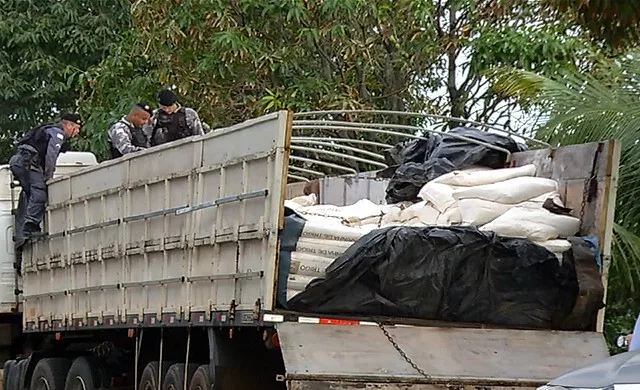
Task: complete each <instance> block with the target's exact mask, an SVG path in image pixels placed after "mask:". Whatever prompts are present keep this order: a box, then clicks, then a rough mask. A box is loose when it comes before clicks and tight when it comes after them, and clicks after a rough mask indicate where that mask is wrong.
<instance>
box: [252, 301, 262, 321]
mask: <svg viewBox="0 0 640 390" xmlns="http://www.w3.org/2000/svg"><path fill="white" fill-rule="evenodd" d="M261 306H262V301H261V300H260V298H258V299H256V303H255V305H254V306H253V320H254V321H258V320H259V319H260V309H261Z"/></svg>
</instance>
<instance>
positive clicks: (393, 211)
mask: <svg viewBox="0 0 640 390" xmlns="http://www.w3.org/2000/svg"><path fill="white" fill-rule="evenodd" d="M401 214H402V208H400V207H398V206H396V207H392V208H389V209H387V210H386V213H385V215H383V216H382V220H381V221H380V226H389V225H397V224H400V215H401Z"/></svg>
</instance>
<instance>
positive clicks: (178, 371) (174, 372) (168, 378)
mask: <svg viewBox="0 0 640 390" xmlns="http://www.w3.org/2000/svg"><path fill="white" fill-rule="evenodd" d="M197 369H198V365H197V364H195V363H192V364H189V365H188V366H187V368H186V370H185V366H184V363H176V364H173V365H172V366H171V367H169V371H167V375H165V377H164V383H163V384H162V390H183V389H184V378H185V375H186V377H187V389H189V385H191V378H193V374H194V373H195V372H196V370H197Z"/></svg>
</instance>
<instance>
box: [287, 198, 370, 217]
mask: <svg viewBox="0 0 640 390" xmlns="http://www.w3.org/2000/svg"><path fill="white" fill-rule="evenodd" d="M298 212H299V213H301V214H302V215H306V214H311V215H320V216H325V217H336V218H342V219H351V220H353V219H366V218H369V217H375V216H380V215H382V210H381V208H380V206H378V205H377V204H375V203H373V202H372V201H370V200H368V199H361V200H359V201H357V202H356V203H354V204H352V205H350V206H342V207H341V206H333V205H316V206H308V207H302V208H300V209H298Z"/></svg>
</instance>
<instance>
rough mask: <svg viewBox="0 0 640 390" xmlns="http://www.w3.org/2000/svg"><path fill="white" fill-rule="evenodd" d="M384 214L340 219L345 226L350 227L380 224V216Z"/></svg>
mask: <svg viewBox="0 0 640 390" xmlns="http://www.w3.org/2000/svg"><path fill="white" fill-rule="evenodd" d="M383 217H384V216H383V215H382V214H380V215H376V216H373V217H367V218H362V219H360V218H356V217H350V218H344V219H343V220H342V223H343V224H344V225H345V226H348V227H351V228H360V227H362V226H366V225H376V226H378V225H380V224H381V223H382V218H383Z"/></svg>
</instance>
